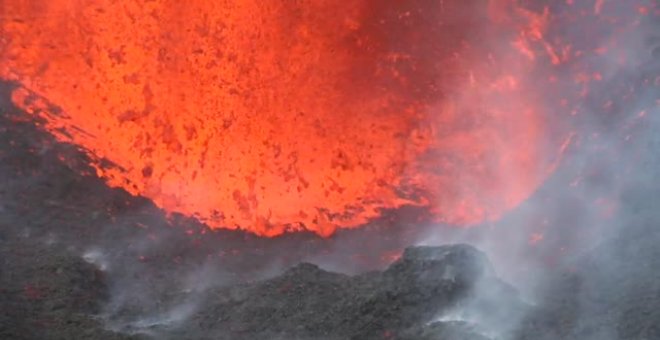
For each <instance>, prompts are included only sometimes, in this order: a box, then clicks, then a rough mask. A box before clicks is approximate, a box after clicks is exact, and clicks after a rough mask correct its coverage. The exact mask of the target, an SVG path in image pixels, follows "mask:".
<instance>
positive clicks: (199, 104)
mask: <svg viewBox="0 0 660 340" xmlns="http://www.w3.org/2000/svg"><path fill="white" fill-rule="evenodd" d="M0 8H2V9H3V13H2V17H1V21H0V25H1V26H0V32H2V37H3V38H2V40H0V60H2V61H3V62H2V64H1V67H0V77H3V78H5V79H10V80H15V81H18V82H20V83H21V84H23V86H24V87H23V88H21V89H19V90H17V91H16V92H15V93H14V102H15V103H16V104H17V105H18V106H20V107H22V108H24V109H26V110H27V111H28V112H32V113H33V114H36V115H39V116H41V117H43V118H45V119H46V128H47V129H48V130H49V131H50V132H51V133H53V134H55V136H57V138H58V139H60V140H61V141H66V142H72V143H75V144H77V145H79V146H80V147H81V148H83V149H84V150H87V152H88V153H89V154H90V156H91V157H92V159H94V160H95V161H94V167H95V169H96V171H97V173H98V175H100V176H101V177H103V178H105V180H106V181H107V183H108V184H109V185H111V186H115V187H121V188H123V189H125V190H127V191H129V192H130V193H132V194H135V195H143V196H146V197H148V198H150V199H152V200H153V201H154V202H155V203H156V204H157V205H158V206H160V207H162V208H164V209H166V210H168V211H171V212H180V213H184V214H187V215H190V216H195V217H197V218H199V219H200V220H201V221H203V222H205V223H207V224H208V225H210V226H211V227H214V228H231V229H234V228H240V229H245V230H249V231H251V232H254V233H256V234H259V235H265V236H274V235H278V234H281V233H283V232H285V231H287V230H288V231H295V230H310V231H314V232H316V233H318V234H320V235H323V236H328V235H330V234H332V233H333V232H334V231H335V230H336V229H337V228H352V227H356V226H359V225H362V224H364V223H366V222H368V221H369V220H372V219H374V218H376V217H378V216H380V214H381V213H382V211H383V210H386V209H396V208H399V207H402V206H406V205H408V206H422V207H427V208H428V209H430V210H431V211H433V213H434V216H435V219H436V220H437V221H441V222H446V223H451V224H457V225H461V224H473V223H477V222H480V221H483V220H486V219H489V220H492V219H495V218H497V217H498V216H500V215H501V213H502V212H504V211H506V210H508V209H510V208H512V207H514V206H516V205H517V204H518V203H519V202H521V201H522V200H524V199H525V198H526V197H528V196H529V194H530V193H531V192H532V191H533V190H534V189H535V188H536V187H537V186H538V184H539V183H540V182H541V181H542V180H543V179H544V178H545V177H546V176H547V174H548V173H549V172H550V171H552V167H553V162H554V161H555V159H556V157H557V156H558V154H559V153H560V151H559V149H560V145H561V143H562V142H565V141H566V138H567V137H568V135H569V134H568V133H566V132H562V133H557V131H553V133H552V134H550V135H549V132H548V130H549V127H548V126H547V125H548V123H547V121H546V119H547V117H546V112H544V109H543V103H542V100H541V97H540V95H539V93H538V92H536V91H537V89H538V88H540V87H539V86H537V84H536V81H533V82H532V80H531V79H528V77H527V75H528V73H531V72H534V71H538V68H539V65H542V66H543V67H545V65H546V64H550V63H551V62H557V63H559V62H560V61H561V59H557V58H560V57H558V56H557V55H556V53H557V52H555V51H553V50H552V46H551V44H550V43H548V42H546V41H545V40H544V36H543V35H544V30H545V29H546V26H547V19H548V18H547V16H544V14H543V13H542V12H541V13H535V12H531V11H528V10H522V9H516V8H515V7H513V3H509V2H508V1H493V2H492V3H490V4H489V5H488V6H485V5H484V1H477V0H471V1H412V2H392V3H389V2H387V3H386V2H382V1H376V0H360V1H351V2H347V3H338V2H336V1H302V2H296V3H288V2H287V3H282V2H280V1H227V2H223V3H209V2H206V1H193V2H191V3H186V4H182V3H180V2H177V1H169V0H163V1H147V2H134V3H131V4H126V3H120V2H112V1H102V2H80V1H74V0H58V1H49V2H38V3H37V2H32V1H19V2H16V1H14V0H11V1H2V2H0ZM201 13H203V14H201ZM503 13H504V14H503ZM493 37H497V39H501V40H502V41H503V42H505V43H506V45H507V47H506V48H504V49H502V48H500V46H499V45H498V46H488V45H487V44H484V43H483V41H491V40H493ZM495 47H497V48H495ZM522 89H525V90H526V91H525V93H524V94H522V92H521V91H522ZM550 137H552V138H550ZM548 148H549V149H548ZM553 150H554V151H553ZM546 155H549V156H546Z"/></svg>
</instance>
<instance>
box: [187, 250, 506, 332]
mask: <svg viewBox="0 0 660 340" xmlns="http://www.w3.org/2000/svg"><path fill="white" fill-rule="evenodd" d="M486 277H488V278H490V279H492V280H496V279H495V278H493V277H492V269H491V265H490V263H489V262H488V260H487V259H486V256H485V255H484V254H483V253H481V252H479V251H478V250H476V249H475V248H473V247H471V246H467V245H451V246H442V247H415V248H408V249H406V251H405V252H404V254H403V256H402V257H401V258H400V259H399V260H397V261H396V262H394V263H393V264H392V265H391V266H390V267H389V268H387V270H385V271H383V272H371V273H367V274H363V275H359V276H355V277H350V276H346V275H342V274H335V273H330V272H326V271H324V270H322V269H320V268H318V267H317V266H315V265H312V264H301V265H298V266H296V267H294V268H291V269H289V270H288V271H286V272H285V273H284V274H283V275H281V276H278V277H275V278H273V279H270V280H266V281H263V282H258V283H254V284H251V285H248V286H235V287H231V288H226V289H221V290H218V291H216V292H214V293H213V294H212V295H211V296H210V297H208V298H207V299H206V304H205V305H203V306H202V307H201V308H200V310H199V312H198V313H197V314H196V315H195V316H194V317H193V318H192V323H191V324H193V325H196V326H195V327H189V326H188V325H185V326H184V327H183V328H181V329H179V330H178V332H179V333H178V334H177V336H176V337H177V338H190V339H239V338H240V339H265V338H271V339H383V338H398V337H402V336H404V335H403V334H404V333H405V332H406V331H408V330H409V329H413V328H414V329H416V330H411V331H408V333H407V334H408V335H405V336H407V337H408V338H410V336H411V334H417V333H419V334H422V333H423V334H425V335H424V336H426V337H427V338H428V337H429V336H430V334H433V333H434V332H435V333H438V334H445V333H447V334H449V333H451V334H456V336H458V338H461V337H460V334H464V335H465V337H463V338H464V339H469V337H467V336H472V335H470V334H471V333H470V332H473V330H471V329H469V328H463V327H459V326H457V325H455V324H444V323H443V324H436V325H434V326H430V327H429V328H428V329H426V328H424V327H423V325H425V324H427V323H430V322H432V321H433V319H434V318H436V317H437V316H438V315H439V313H441V312H443V311H444V310H447V309H449V308H452V307H455V305H456V304H457V303H458V302H459V301H461V300H462V299H463V298H464V297H466V296H469V295H470V293H471V291H472V289H473V288H474V287H475V284H477V283H478V282H480V281H481V280H482V279H484V278H486ZM443 325H444V326H443ZM197 326H199V327H197ZM443 332H444V333H443ZM448 332H449V333H448ZM458 338H457V339H458ZM473 338H474V337H473ZM475 339H478V338H475Z"/></svg>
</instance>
